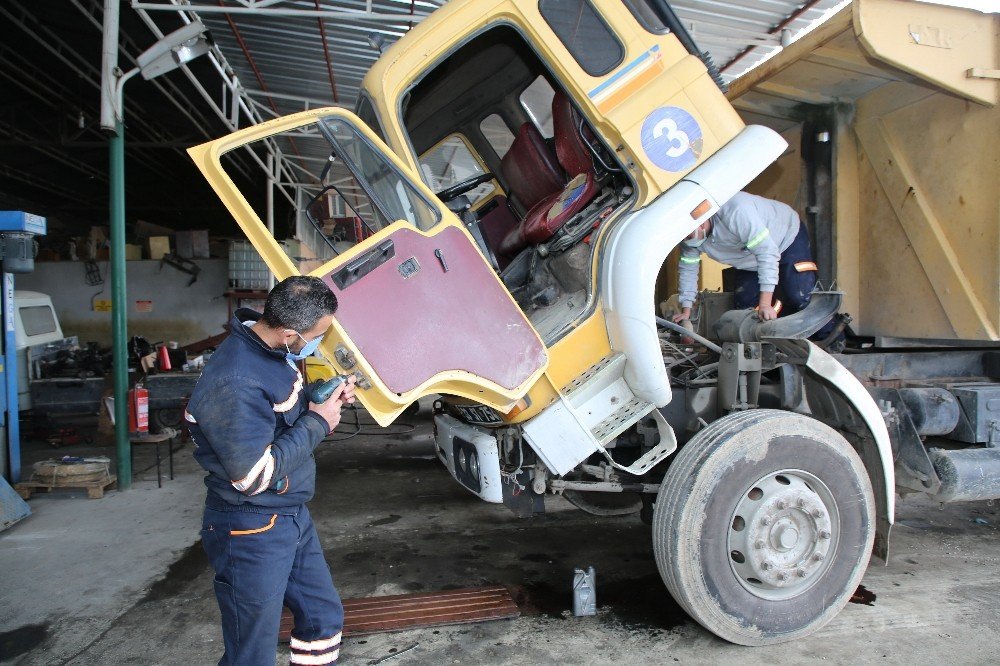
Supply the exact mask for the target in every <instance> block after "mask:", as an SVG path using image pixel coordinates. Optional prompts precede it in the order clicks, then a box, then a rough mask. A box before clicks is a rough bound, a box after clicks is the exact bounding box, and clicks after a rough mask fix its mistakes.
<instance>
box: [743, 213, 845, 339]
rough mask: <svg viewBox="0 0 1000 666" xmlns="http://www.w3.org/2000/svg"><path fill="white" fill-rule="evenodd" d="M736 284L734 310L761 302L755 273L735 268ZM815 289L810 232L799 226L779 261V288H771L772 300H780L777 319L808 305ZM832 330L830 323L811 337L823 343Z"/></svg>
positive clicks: (831, 321) (831, 323)
mask: <svg viewBox="0 0 1000 666" xmlns="http://www.w3.org/2000/svg"><path fill="white" fill-rule="evenodd" d="M735 283H736V292H735V294H734V295H733V301H734V307H735V308H736V309H737V310H746V309H748V308H755V307H757V303H758V302H759V300H760V283H759V282H758V281H757V271H747V270H742V269H736V271H735ZM815 287H816V263H815V262H814V261H813V257H812V248H811V247H810V246H809V232H808V231H806V225H804V224H801V223H800V224H799V232H798V233H797V234H795V239H794V240H792V244H791V245H789V246H788V247H787V248H785V251H784V252H782V253H781V258H780V259H779V260H778V286H777V287H775V289H774V298H776V299H777V300H779V301H781V312H780V313H779V314H778V316H779V317H784V316H786V315H790V314H795V313H796V312H798V311H800V310H802V309H803V308H805V307H806V306H807V305H809V299H810V297H811V295H812V290H813V289H814V288H815ZM833 327H834V322H833V320H830V321H828V322H827V323H826V324H824V325H823V328H821V329H820V330H818V331H816V333H814V334H813V336H812V337H813V338H814V339H816V340H822V339H824V338H826V337H827V336H828V335H829V334H830V331H832V330H833Z"/></svg>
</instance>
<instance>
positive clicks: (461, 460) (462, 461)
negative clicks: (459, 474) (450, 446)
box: [456, 449, 469, 472]
mask: <svg viewBox="0 0 1000 666" xmlns="http://www.w3.org/2000/svg"><path fill="white" fill-rule="evenodd" d="M468 455H469V453H468V451H466V450H465V449H459V450H458V455H457V456H456V457H457V458H458V468H459V469H461V470H462V471H463V472H464V471H465V470H466V469H468V463H467V462H466V457H467V456H468Z"/></svg>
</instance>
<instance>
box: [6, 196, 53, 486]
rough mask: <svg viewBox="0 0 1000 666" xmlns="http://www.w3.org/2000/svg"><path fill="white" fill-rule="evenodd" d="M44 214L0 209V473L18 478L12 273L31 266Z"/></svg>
mask: <svg viewBox="0 0 1000 666" xmlns="http://www.w3.org/2000/svg"><path fill="white" fill-rule="evenodd" d="M45 230H46V227H45V218H44V217H40V216H38V215H33V214H31V213H24V212H21V211H0V260H2V261H3V362H2V365H0V377H2V381H0V404H2V406H3V410H2V412H0V434H2V435H3V438H2V439H3V441H0V473H2V475H3V476H4V477H6V478H7V479H8V480H10V482H11V483H17V482H18V481H19V480H20V479H21V438H20V428H19V425H20V424H19V422H18V408H17V407H18V406H17V342H16V339H15V337H14V316H15V313H14V274H15V273H30V272H31V271H33V270H34V269H35V255H36V254H37V253H38V243H37V241H35V236H44V235H45Z"/></svg>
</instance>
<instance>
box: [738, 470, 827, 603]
mask: <svg viewBox="0 0 1000 666" xmlns="http://www.w3.org/2000/svg"><path fill="white" fill-rule="evenodd" d="M839 540H840V515H839V514H838V512H837V503H836V502H835V501H834V499H833V493H831V492H830V489H829V488H827V486H826V484H825V483H823V482H822V481H821V480H820V479H818V478H817V477H815V476H813V475H812V474H810V473H808V472H803V471H801V470H793V469H787V470H781V471H777V472H773V473H771V474H768V475H767V476H764V477H762V478H760V479H758V480H757V482H756V483H754V484H752V485H750V486H749V487H748V488H746V490H744V492H743V494H742V495H741V496H740V500H739V502H738V503H737V504H736V509H735V510H734V511H733V514H732V516H730V520H729V526H728V538H727V545H728V551H729V552H728V557H729V564H730V566H731V567H732V570H733V574H734V575H735V576H736V579H737V580H738V581H739V582H740V584H741V585H742V586H743V587H744V588H745V589H746V590H747V591H748V592H750V593H751V594H753V595H754V596H757V597H760V598H761V599H767V600H770V601H781V600H785V599H791V598H793V597H796V596H798V595H800V594H802V593H803V592H805V591H806V590H808V589H809V588H810V587H812V586H813V585H814V584H815V583H816V581H818V580H819V579H820V578H822V577H823V574H824V573H825V572H826V571H827V570H828V569H829V568H830V564H831V562H832V561H833V558H834V555H835V554H836V551H837V544H838V542H839Z"/></svg>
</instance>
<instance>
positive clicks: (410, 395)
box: [188, 108, 548, 426]
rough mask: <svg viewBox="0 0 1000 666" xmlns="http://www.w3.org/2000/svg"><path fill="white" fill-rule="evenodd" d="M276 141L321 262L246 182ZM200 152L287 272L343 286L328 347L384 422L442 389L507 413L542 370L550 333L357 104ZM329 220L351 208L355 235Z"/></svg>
mask: <svg viewBox="0 0 1000 666" xmlns="http://www.w3.org/2000/svg"><path fill="white" fill-rule="evenodd" d="M241 149H242V150H241ZM265 150H271V151H273V150H282V151H284V153H285V156H286V159H287V160H288V161H290V162H291V163H292V164H294V165H295V169H294V170H292V171H291V172H290V173H283V174H279V175H280V176H281V178H282V179H285V178H288V177H289V176H293V177H296V178H297V180H298V181H299V183H300V184H299V185H298V187H300V188H303V189H304V190H305V194H306V195H307V196H304V197H303V198H305V199H307V200H308V203H307V204H306V205H305V208H307V214H308V215H310V216H311V217H310V219H311V222H312V226H313V227H314V228H315V229H316V231H317V238H319V239H321V240H322V242H323V243H324V244H325V245H326V246H327V247H326V248H315V249H316V250H317V251H319V250H322V251H324V252H325V253H327V254H332V255H333V256H332V258H330V259H328V260H324V259H323V258H322V256H323V252H320V256H319V258H318V259H317V260H316V263H317V264H319V266H318V267H317V268H313V269H311V270H308V271H300V270H299V268H298V267H297V266H296V264H295V263H293V261H292V259H291V258H289V257H288V256H287V255H286V253H285V252H284V250H283V249H282V247H281V245H280V244H279V243H278V242H277V241H276V240H275V239H274V237H273V235H272V234H271V233H270V232H269V231H268V228H267V226H265V224H264V223H263V222H262V220H261V216H260V215H259V214H258V212H257V211H255V210H254V208H253V206H252V205H251V204H250V202H249V201H248V199H247V197H246V196H244V194H243V193H242V192H241V191H240V190H239V188H238V187H237V186H236V184H235V183H234V180H233V177H232V175H233V170H234V169H236V168H238V166H239V165H238V162H237V161H236V160H239V159H243V161H244V162H247V163H250V164H251V165H252V162H253V161H256V162H258V163H261V162H262V154H263V152H264V151H265ZM188 152H189V154H190V155H191V157H192V158H193V159H194V161H195V163H196V164H197V165H198V168H199V169H200V170H201V172H202V173H203V174H204V175H205V177H206V178H207V179H208V181H209V183H210V184H211V185H212V187H213V188H214V189H215V191H216V193H217V194H218V195H219V197H220V198H221V199H222V201H223V202H224V203H225V205H226V207H227V208H228V209H229V211H230V213H232V215H233V216H234V217H235V218H236V221H237V222H238V223H239V225H240V227H241V228H242V229H243V231H244V232H245V233H246V235H247V237H248V238H249V239H250V241H251V242H252V243H253V245H254V246H255V247H256V248H257V251H258V252H260V254H261V256H262V257H263V258H264V260H265V261H266V263H267V265H268V267H269V268H270V269H271V271H272V272H273V273H274V274H275V276H276V277H277V279H279V280H280V279H284V278H286V277H288V276H291V275H298V274H301V273H302V272H306V273H307V274H309V275H314V276H316V277H319V278H321V279H322V280H323V281H324V282H325V283H326V284H327V285H328V286H329V287H330V289H331V291H333V293H334V294H336V296H337V299H338V302H339V306H338V310H337V313H336V315H335V318H334V322H333V326H332V328H331V330H330V331H328V332H327V335H326V337H325V338H324V340H323V344H322V347H321V349H322V351H323V353H324V355H325V356H326V358H327V359H328V360H329V361H330V362H331V363H333V364H334V365H335V366H336V367H337V368H338V370H339V371H340V372H343V373H355V374H356V375H358V391H357V395H358V398H359V400H360V401H361V403H362V404H363V405H364V406H365V408H366V409H367V410H368V411H369V412H370V413H371V415H372V417H373V418H374V419H375V420H376V421H377V422H378V423H379V424H380V425H383V426H384V425H388V424H389V423H391V422H392V421H393V420H394V419H395V418H396V417H397V416H398V415H399V414H400V413H401V412H402V411H403V410H404V409H405V408H406V407H407V406H408V405H409V404H411V403H412V402H414V401H415V400H417V399H418V398H421V397H423V396H426V395H431V394H438V393H448V394H452V395H459V396H462V397H466V398H469V399H472V400H475V401H476V402H479V403H481V404H484V405H487V406H489V407H492V408H493V409H496V410H497V411H499V412H501V413H506V412H509V411H510V410H511V409H512V408H514V407H515V405H516V404H517V402H518V400H519V399H520V398H521V397H522V396H524V395H525V394H526V393H527V391H528V389H529V388H530V387H531V385H532V384H533V383H534V382H535V381H536V380H537V379H538V378H539V377H540V376H541V374H542V373H543V372H544V370H545V368H546V366H547V364H548V354H547V352H546V349H545V345H544V344H543V343H542V341H541V339H540V338H539V336H538V334H537V332H536V331H535V330H534V328H532V326H531V324H530V323H529V322H528V320H527V319H526V318H525V316H524V314H523V313H522V312H521V310H520V309H519V308H518V306H517V304H516V303H515V302H514V300H513V299H512V298H511V296H510V294H509V293H508V291H507V290H506V288H505V287H504V285H503V283H502V282H501V281H500V279H499V278H498V277H497V275H496V274H495V273H494V272H493V270H492V268H491V267H490V265H489V264H488V263H487V260H486V258H485V257H484V256H483V254H482V253H481V252H480V250H479V248H478V247H477V245H476V243H475V241H474V239H473V238H472V236H471V235H470V234H469V233H468V231H467V230H466V229H465V227H464V226H463V224H462V222H461V221H460V220H459V219H458V218H457V217H456V216H455V214H454V213H452V212H451V211H449V210H448V209H447V208H446V207H445V206H444V204H443V203H441V202H440V201H439V200H438V198H437V197H435V195H434V193H432V192H431V191H430V190H428V189H427V187H426V186H425V185H424V184H423V183H422V182H421V180H420V179H419V178H417V177H416V175H415V174H413V173H412V172H411V171H410V170H409V169H408V168H407V167H405V166H404V165H403V163H402V162H401V161H400V160H399V159H398V158H397V157H396V156H395V155H394V154H393V153H392V152H391V151H390V150H389V149H388V148H387V147H386V146H385V144H384V143H382V141H381V140H379V138H378V137H376V136H375V135H374V134H373V133H372V132H371V130H369V128H368V127H367V126H365V125H364V123H362V122H361V121H360V120H359V119H358V118H357V117H356V116H354V115H353V114H352V113H349V112H347V111H344V110H342V109H335V108H328V109H316V110H311V111H306V112H303V113H298V114H295V115H291V116H287V117H285V118H279V119H276V120H273V121H270V122H267V123H263V124H260V125H256V126H254V127H249V128H247V129H244V130H241V131H239V132H235V133H233V134H231V135H229V136H226V137H224V138H221V139H218V140H215V141H211V142H209V143H205V144H203V145H200V146H196V147H194V148H191V149H190V150H189V151H188ZM227 156H228V158H227ZM241 156H242V157H241ZM251 168H254V167H251ZM336 207H339V208H340V212H347V214H346V215H342V216H340V217H339V218H338V217H337V216H336V215H334V213H336V212H337V211H333V208H336ZM320 219H322V220H324V221H325V222H329V221H330V220H333V221H336V220H338V219H339V220H341V221H343V220H344V219H350V220H352V221H353V222H352V224H351V225H350V226H351V227H352V232H353V233H351V234H348V235H347V236H343V237H341V238H340V239H339V240H336V241H335V242H334V241H333V240H332V239H330V238H329V237H328V236H327V235H326V233H324V228H323V227H322V226H321V225H320V224H319V220H320Z"/></svg>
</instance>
